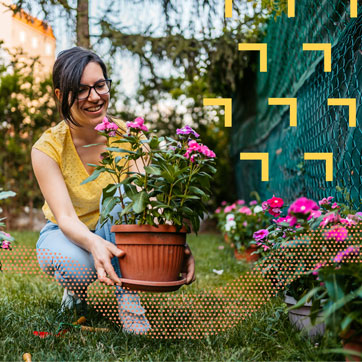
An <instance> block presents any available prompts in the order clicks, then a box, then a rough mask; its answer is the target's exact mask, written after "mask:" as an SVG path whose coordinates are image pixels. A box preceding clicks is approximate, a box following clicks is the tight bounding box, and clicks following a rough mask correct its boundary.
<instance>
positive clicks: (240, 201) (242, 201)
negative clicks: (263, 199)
mask: <svg viewBox="0 0 362 362" xmlns="http://www.w3.org/2000/svg"><path fill="white" fill-rule="evenodd" d="M236 203H237V204H238V205H244V204H245V201H244V200H238V201H236Z"/></svg>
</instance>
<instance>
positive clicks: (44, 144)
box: [33, 130, 61, 166]
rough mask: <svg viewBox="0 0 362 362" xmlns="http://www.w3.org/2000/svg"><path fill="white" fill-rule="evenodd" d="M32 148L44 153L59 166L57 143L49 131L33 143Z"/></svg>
mask: <svg viewBox="0 0 362 362" xmlns="http://www.w3.org/2000/svg"><path fill="white" fill-rule="evenodd" d="M33 148H36V149H37V150H39V151H42V152H44V153H45V154H46V155H48V156H49V157H51V158H52V159H53V160H54V161H55V162H56V163H57V164H58V165H59V166H60V164H61V162H60V149H59V143H58V142H57V140H56V139H55V137H54V136H53V135H52V133H51V130H47V131H45V132H44V133H43V134H42V136H41V137H40V138H39V139H38V140H37V141H36V142H35V143H34V145H33Z"/></svg>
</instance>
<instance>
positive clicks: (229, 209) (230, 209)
mask: <svg viewBox="0 0 362 362" xmlns="http://www.w3.org/2000/svg"><path fill="white" fill-rule="evenodd" d="M235 208H236V207H235V205H234V204H233V205H230V206H226V207H225V209H224V212H225V213H228V212H231V211H232V210H234V209H235Z"/></svg>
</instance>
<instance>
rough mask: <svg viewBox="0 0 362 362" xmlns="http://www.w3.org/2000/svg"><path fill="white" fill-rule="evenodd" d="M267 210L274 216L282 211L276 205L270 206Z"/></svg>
mask: <svg viewBox="0 0 362 362" xmlns="http://www.w3.org/2000/svg"><path fill="white" fill-rule="evenodd" d="M268 212H269V214H270V215H273V216H275V217H277V216H280V214H281V213H282V211H281V210H280V209H279V208H278V207H274V208H270V209H269V210H268Z"/></svg>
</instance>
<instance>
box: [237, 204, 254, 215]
mask: <svg viewBox="0 0 362 362" xmlns="http://www.w3.org/2000/svg"><path fill="white" fill-rule="evenodd" d="M239 212H240V213H242V214H245V215H251V214H252V212H251V210H250V209H249V208H248V207H247V206H243V207H241V208H240V209H239Z"/></svg>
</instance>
